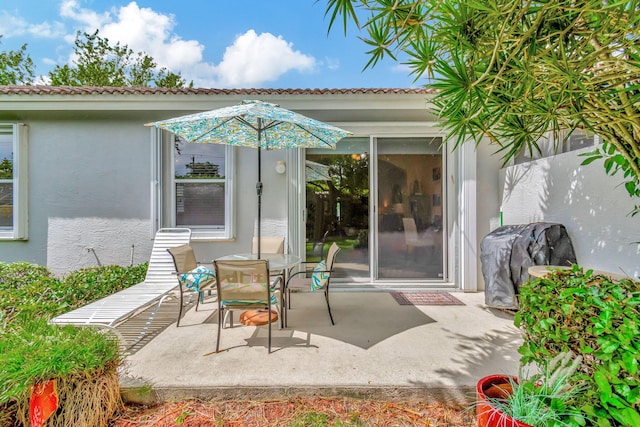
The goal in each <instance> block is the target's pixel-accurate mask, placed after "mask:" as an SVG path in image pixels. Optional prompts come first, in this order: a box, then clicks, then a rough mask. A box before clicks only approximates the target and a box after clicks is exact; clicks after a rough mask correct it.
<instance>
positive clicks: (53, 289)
mask: <svg viewBox="0 0 640 427" xmlns="http://www.w3.org/2000/svg"><path fill="white" fill-rule="evenodd" d="M147 266H148V264H147V263H144V264H140V265H136V266H132V267H121V266H117V265H106V266H101V267H90V268H83V269H80V270H77V271H74V272H72V273H70V274H69V275H68V276H66V277H65V278H64V279H62V280H59V279H57V278H55V277H54V276H53V275H52V274H51V272H50V271H49V270H48V269H47V268H46V267H43V266H39V265H35V264H29V263H24V262H19V263H12V264H2V263H0V328H3V327H4V326H6V325H7V324H8V323H9V322H13V321H20V319H31V318H35V317H43V318H46V319H50V318H52V317H54V316H57V315H59V314H61V313H65V312H67V311H70V310H73V309H74V308H77V307H81V306H83V305H86V304H88V303H90V302H92V301H95V300H97V299H100V298H103V297H105V296H107V295H110V294H113V293H115V292H118V291H120V290H122V289H125V288H127V287H129V286H132V285H134V284H136V283H140V282H142V281H143V280H144V277H145V275H146V272H147ZM3 325H4V326H3Z"/></svg>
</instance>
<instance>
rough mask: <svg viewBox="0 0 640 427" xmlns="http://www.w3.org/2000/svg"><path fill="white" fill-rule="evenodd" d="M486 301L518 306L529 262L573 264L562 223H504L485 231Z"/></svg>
mask: <svg viewBox="0 0 640 427" xmlns="http://www.w3.org/2000/svg"><path fill="white" fill-rule="evenodd" d="M480 262H481V263H482V276H483V277H484V283H485V290H484V298H485V303H486V305H488V306H489V307H496V308H508V309H517V308H518V299H517V297H516V295H517V294H518V293H519V290H520V285H521V284H523V283H525V282H526V281H527V280H529V273H528V272H527V269H528V268H529V267H530V266H532V265H565V266H570V265H571V264H575V263H576V256H575V254H574V252H573V245H572V244H571V239H570V238H569V235H568V234H567V230H566V229H565V228H564V226H563V225H562V224H554V223H547V222H536V223H532V224H522V225H507V226H504V227H500V228H497V229H496V230H494V231H492V232H491V233H489V234H487V235H486V236H485V237H484V238H483V239H482V243H481V244H480Z"/></svg>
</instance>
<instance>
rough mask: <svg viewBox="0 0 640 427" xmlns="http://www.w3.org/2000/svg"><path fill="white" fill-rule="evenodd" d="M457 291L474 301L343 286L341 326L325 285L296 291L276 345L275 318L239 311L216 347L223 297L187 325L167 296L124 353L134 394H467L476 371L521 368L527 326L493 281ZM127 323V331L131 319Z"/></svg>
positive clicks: (338, 308) (145, 397) (338, 294)
mask: <svg viewBox="0 0 640 427" xmlns="http://www.w3.org/2000/svg"><path fill="white" fill-rule="evenodd" d="M452 294H453V295H454V296H455V297H456V298H458V299H459V300H461V301H462V302H464V304H465V305H457V306H454V305H448V306H432V305H428V306H413V305H400V304H398V302H396V300H395V299H394V298H393V297H392V296H391V295H390V294H389V293H388V292H382V291H366V292H350V291H349V292H348V291H341V290H337V291H335V292H332V294H331V305H332V311H333V314H334V319H335V322H336V324H335V326H332V325H331V323H330V321H329V316H328V313H327V308H326V305H325V302H324V298H323V295H322V294H321V293H317V294H313V293H297V294H293V296H292V303H293V307H292V309H291V310H290V311H289V326H288V327H287V328H285V329H278V327H277V325H276V324H274V327H273V332H272V337H273V341H272V353H271V354H268V352H267V327H266V326H261V327H250V326H244V325H241V324H239V322H238V321H237V313H236V322H235V326H234V328H224V329H223V330H222V336H221V352H219V353H215V340H216V331H217V323H216V322H217V316H216V311H215V307H216V304H215V302H213V303H205V304H204V305H201V306H200V308H199V310H198V311H197V312H196V311H195V310H194V309H193V308H191V309H189V311H188V312H187V313H186V315H185V316H184V317H183V320H182V321H181V325H180V327H179V328H177V327H176V325H175V318H176V313H177V306H176V305H175V304H168V303H165V304H163V307H162V312H161V313H159V319H158V322H156V326H155V328H156V329H155V331H152V333H151V334H150V336H149V337H148V338H146V339H145V340H144V341H142V342H141V343H140V344H138V345H137V346H135V347H133V348H132V349H131V353H130V354H129V355H128V356H127V358H126V361H125V365H124V367H123V369H122V372H121V378H122V381H121V384H122V387H123V391H124V394H125V398H127V399H130V400H138V401H140V400H141V401H168V400H177V399H189V398H201V399H217V398H224V399H236V398H237V399H247V398H250V399H273V398H283V397H291V396H351V397H366V398H372V399H421V400H425V401H427V400H434V401H446V402H449V403H457V404H466V403H467V402H469V401H470V400H472V399H473V392H474V388H475V384H476V381H477V380H478V379H479V378H481V377H483V376H485V375H489V374H494V373H506V374H516V373H517V370H518V365H519V355H518V353H517V349H518V347H519V346H520V344H521V343H522V338H521V334H520V331H519V330H518V329H516V328H515V326H514V325H513V315H512V314H510V313H506V312H502V311H500V310H494V309H490V308H487V307H486V306H485V305H484V293H482V292H479V293H461V292H454V293H452ZM135 321H136V319H134V320H133V321H132V322H134V323H135ZM138 321H139V320H138ZM136 327H137V326H136V325H135V324H129V328H131V329H132V330H135V329H136ZM122 330H123V332H125V334H126V333H128V332H127V325H125V326H124V327H123V328H122ZM149 386H151V392H149ZM140 390H142V391H143V392H142V393H140V392H139V391H140ZM136 391H137V392H136Z"/></svg>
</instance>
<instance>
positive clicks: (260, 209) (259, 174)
mask: <svg viewBox="0 0 640 427" xmlns="http://www.w3.org/2000/svg"><path fill="white" fill-rule="evenodd" d="M260 137H261V132H260V130H258V182H257V183H256V192H257V193H258V259H260V240H262V239H261V238H260V216H261V212H262V150H261V149H260Z"/></svg>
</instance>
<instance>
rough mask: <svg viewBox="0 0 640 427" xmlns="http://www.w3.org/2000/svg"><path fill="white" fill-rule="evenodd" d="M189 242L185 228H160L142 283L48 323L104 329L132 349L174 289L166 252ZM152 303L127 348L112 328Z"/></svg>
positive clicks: (171, 259)
mask: <svg viewBox="0 0 640 427" xmlns="http://www.w3.org/2000/svg"><path fill="white" fill-rule="evenodd" d="M190 241H191V230H190V229H188V228H162V229H160V230H158V232H157V233H156V236H155V239H154V241H153V248H152V250H151V258H150V259H149V267H148V269H147V275H146V277H145V279H144V282H141V283H138V284H136V285H133V286H131V287H129V288H127V289H123V290H122V291H120V292H116V293H115V294H112V295H108V296H106V297H104V298H102V299H99V300H97V301H94V302H92V303H91V304H87V305H85V306H83V307H79V308H77V309H75V310H72V311H69V312H68V313H64V314H61V315H59V316H56V317H54V318H53V319H51V320H50V321H49V323H51V324H56V325H76V326H95V327H101V328H106V329H109V330H111V331H112V332H113V333H114V334H115V335H116V336H117V337H118V338H119V339H120V340H121V343H122V344H123V346H125V348H128V347H131V346H133V345H135V344H136V343H138V342H139V341H140V340H141V339H142V338H143V337H144V335H145V334H146V332H147V330H148V329H149V325H150V324H151V321H152V320H153V318H154V317H155V315H156V313H157V311H158V308H160V304H162V302H163V301H164V299H165V298H166V297H167V296H168V295H169V293H170V292H171V291H172V290H173V289H175V288H176V287H177V286H178V280H177V278H176V275H175V267H174V264H173V258H171V254H169V252H167V249H168V248H173V247H176V246H180V245H185V244H187V245H188V244H189V243H190ZM154 303H155V304H156V306H155V309H154V310H153V312H152V313H151V314H150V315H149V318H148V320H147V322H146V324H145V326H144V327H143V329H142V331H141V332H140V335H139V336H138V338H137V339H136V340H135V342H133V343H132V344H130V345H127V342H126V340H125V338H124V337H123V336H122V334H121V333H120V332H119V331H118V330H117V329H116V326H117V325H118V324H120V323H122V322H123V321H125V320H127V319H128V318H130V317H131V316H133V315H135V314H137V313H139V312H141V311H143V310H145V309H146V308H148V307H149V306H151V305H152V304H154Z"/></svg>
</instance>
